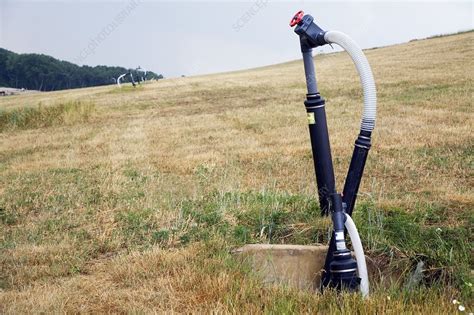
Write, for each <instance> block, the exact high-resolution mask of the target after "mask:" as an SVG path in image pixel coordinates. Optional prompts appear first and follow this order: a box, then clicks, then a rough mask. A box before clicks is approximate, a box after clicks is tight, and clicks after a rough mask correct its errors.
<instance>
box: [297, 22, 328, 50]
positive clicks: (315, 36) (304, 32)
mask: <svg viewBox="0 0 474 315" xmlns="http://www.w3.org/2000/svg"><path fill="white" fill-rule="evenodd" d="M313 20H314V18H313V17H312V16H311V15H309V14H307V15H305V16H304V17H303V18H302V19H301V20H300V21H299V22H298V24H297V26H296V28H295V33H296V34H298V35H299V36H300V45H301V51H302V52H307V51H310V50H311V49H313V48H315V47H318V46H323V45H326V44H328V43H327V42H326V40H325V39H324V34H325V33H326V31H323V30H322V29H321V28H320V27H319V26H318V25H317V24H316V23H314V22H313Z"/></svg>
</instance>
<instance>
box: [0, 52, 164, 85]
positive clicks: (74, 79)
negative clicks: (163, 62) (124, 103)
mask: <svg viewBox="0 0 474 315" xmlns="http://www.w3.org/2000/svg"><path fill="white" fill-rule="evenodd" d="M128 71H129V70H128V69H126V68H123V67H108V66H102V65H100V66H95V67H90V66H81V67H80V66H78V65H75V64H73V63H71V62H67V61H62V60H58V59H55V58H53V57H51V56H47V55H42V54H17V53H14V52H11V51H9V50H6V49H3V48H0V86H6V87H13V88H26V89H29V90H40V91H53V90H63V89H73V88H80V87H88V86H98V85H106V84H112V83H114V82H115V79H116V78H117V77H118V76H119V75H121V74H123V73H125V72H128ZM160 76H161V78H163V76H162V75H161V74H160V75H157V74H156V73H154V72H152V71H147V79H152V78H153V79H159V78H160ZM129 81H130V78H125V80H124V82H129Z"/></svg>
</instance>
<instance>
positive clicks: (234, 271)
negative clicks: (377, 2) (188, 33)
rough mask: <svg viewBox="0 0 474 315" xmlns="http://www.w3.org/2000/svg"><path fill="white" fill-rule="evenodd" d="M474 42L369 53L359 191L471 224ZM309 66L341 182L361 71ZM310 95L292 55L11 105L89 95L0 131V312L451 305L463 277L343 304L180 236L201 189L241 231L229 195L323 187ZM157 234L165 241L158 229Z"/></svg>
mask: <svg viewBox="0 0 474 315" xmlns="http://www.w3.org/2000/svg"><path fill="white" fill-rule="evenodd" d="M473 40H474V33H472V32H469V33H465V34H460V35H454V36H447V37H440V38H434V39H429V40H423V41H415V42H410V43H407V44H403V45H397V46H391V47H385V48H379V49H372V50H368V51H366V54H367V57H368V59H369V62H370V63H371V65H372V67H373V71H374V75H375V78H376V81H377V87H378V96H379V112H378V121H377V126H376V131H375V133H374V137H373V149H372V150H371V152H370V154H369V160H368V163H367V167H366V174H365V177H364V180H363V183H362V186H361V189H360V194H361V196H360V199H359V202H360V203H364V202H365V203H370V204H372V205H374V207H376V208H386V207H389V208H390V207H391V208H393V207H395V208H399V209H402V210H403V211H405V212H407V213H412V212H415V211H419V210H420V209H426V208H429V209H432V208H436V209H438V208H442V209H446V211H445V212H444V214H445V217H443V218H442V220H439V221H437V222H434V223H429V222H428V223H426V224H425V225H428V224H432V225H434V226H439V227H440V228H443V229H444V228H456V227H458V226H466V224H469V223H468V221H469V220H470V219H469V215H466V213H467V214H469V212H471V214H472V209H473V208H474V194H473V187H474V180H473V178H474V176H473V167H474V164H473V163H474V162H473V145H474V137H473V133H472V130H473V126H472V124H473V121H474V120H473V112H472V103H473V99H472V92H473V88H472V83H473V82H472V80H473V78H472V74H473V73H474V66H473V60H474V49H473ZM315 60H316V69H317V75H318V80H319V87H320V90H321V93H322V95H323V96H324V97H325V98H326V100H327V115H328V120H329V121H328V123H329V128H330V137H331V145H332V150H333V157H334V158H335V171H336V177H337V182H338V184H339V189H341V188H342V180H343V179H344V177H345V172H346V171H347V167H348V163H349V159H350V155H351V153H352V149H353V142H354V140H355V137H356V135H357V132H358V127H359V119H360V118H359V117H360V113H361V107H362V106H361V98H362V95H361V91H360V88H359V80H358V77H357V74H356V72H355V69H354V67H353V65H352V63H351V61H350V59H349V57H348V56H347V55H345V54H343V53H336V54H331V55H325V56H318V57H316V58H315ZM304 95H305V84H304V74H303V66H302V62H300V61H296V62H289V63H285V64H281V65H277V66H271V67H265V68H260V69H254V70H248V71H240V72H233V73H224V74H216V75H208V76H200V77H188V78H179V79H168V80H161V81H158V82H155V83H149V84H146V85H143V86H142V87H140V88H137V89H131V88H128V87H126V88H122V89H117V88H116V87H115V86H107V87H98V88H89V89H78V90H69V91H60V92H49V93H39V94H31V95H23V96H18V97H5V98H2V99H0V109H1V110H7V111H14V110H15V109H18V108H24V107H36V106H37V105H38V103H40V102H41V104H42V105H43V106H55V104H60V103H62V102H70V101H81V102H87V103H88V104H95V106H94V108H95V111H94V112H93V114H92V116H91V117H88V119H87V120H81V119H75V120H73V121H71V122H70V123H68V124H62V125H57V124H53V125H51V126H50V127H46V128H36V127H34V128H23V129H16V130H10V131H8V130H6V131H4V132H2V133H0V208H1V210H2V211H1V212H0V216H1V217H2V223H0V224H1V231H0V241H1V242H2V245H1V247H0V250H1V251H0V264H1V265H0V268H1V269H0V271H1V274H2V276H1V277H0V290H1V291H0V312H5V313H24V312H48V313H49V312H154V311H158V312H159V311H175V312H210V311H217V312H243V313H258V312H262V311H264V312H272V311H273V312H292V311H296V312H320V313H327V312H336V313H339V312H342V313H351V312H352V311H358V312H360V313H384V312H388V313H397V312H403V311H404V310H405V311H408V312H411V313H421V312H423V313H447V312H455V306H453V305H452V304H451V299H452V298H453V297H457V296H458V294H459V288H458V287H449V286H448V287H446V288H444V289H443V290H441V291H439V290H438V291H429V290H428V291H422V290H421V289H420V290H421V291H420V292H418V291H417V292H418V293H417V292H412V293H411V294H409V295H403V294H400V293H396V292H397V290H399V288H398V289H397V287H393V288H392V289H380V290H378V291H377V290H376V293H375V295H374V297H373V298H372V299H371V300H369V301H362V300H361V299H360V298H358V297H357V296H355V295H347V296H345V297H344V299H343V301H342V302H340V303H339V302H336V296H335V295H334V294H333V293H331V292H328V293H325V294H324V295H319V294H310V293H305V292H294V291H291V290H286V289H276V288H274V289H271V288H263V287H261V285H260V284H259V282H258V279H256V278H254V277H252V276H251V275H248V274H247V273H246V272H244V270H242V269H245V268H244V267H242V266H237V267H236V266H233V265H232V259H231V258H230V257H228V256H226V255H225V254H222V255H223V256H222V257H221V256H219V255H217V256H216V255H213V253H220V252H222V253H225V252H226V251H227V250H228V249H229V248H230V247H231V246H232V245H233V244H231V243H229V242H227V241H224V240H222V239H219V237H217V236H216V237H211V238H210V240H209V241H206V242H204V241H202V242H201V241H199V240H196V241H193V240H192V241H191V242H189V243H188V242H187V241H186V240H185V239H184V238H183V235H184V236H185V235H188V234H186V233H189V232H192V231H194V230H193V226H194V225H195V224H196V222H194V221H195V220H193V219H192V218H191V217H190V216H189V215H188V214H187V212H186V211H185V210H183V209H185V208H186V202H188V201H189V200H191V201H192V202H195V203H197V204H201V203H202V204H206V200H207V199H206V198H208V196H214V197H215V200H217V201H215V200H213V201H212V202H216V203H217V204H218V205H217V208H218V209H219V211H220V212H219V213H222V215H223V217H224V218H225V220H226V222H228V224H230V226H233V225H236V224H237V223H236V222H237V221H238V220H240V219H239V218H238V216H236V215H235V213H233V212H231V211H230V209H234V208H235V209H241V208H242V207H243V208H245V206H241V204H240V201H239V199H238V198H240V197H238V196H237V197H235V198H236V200H231V201H229V199H228V198H227V197H225V196H226V193H232V194H237V195H238V194H239V193H246V192H260V193H262V194H265V193H266V192H268V193H276V194H278V193H288V194H290V195H298V196H314V195H315V191H316V187H315V179H314V172H313V165H312V158H311V152H310V148H309V136H308V132H307V126H306V116H305V110H304V107H303V104H302V102H303V100H304ZM78 115H80V113H79V114H78ZM0 130H2V128H0ZM232 198H234V197H232ZM203 207H204V208H205V206H203ZM239 207H241V208H239ZM271 207H274V208H278V207H280V205H279V204H278V201H275V203H274V204H272V205H271ZM241 210H242V209H241ZM246 210H247V209H243V210H242V211H244V212H245V211H246ZM305 224H307V225H309V224H310V222H306V223H305ZM326 225H327V224H326ZM161 230H166V231H169V233H170V235H167V234H166V233H168V232H166V233H165V234H163V235H162V234H156V233H155V234H153V233H154V232H153V231H161ZM214 232H215V231H214V230H212V231H211V232H210V233H214ZM163 233H164V232H163ZM215 233H217V232H215ZM165 235H166V237H165ZM152 240H154V241H152ZM471 240H472V239H471ZM428 246H429V245H428ZM466 255H467V256H470V255H472V253H466ZM401 259H403V257H401ZM470 265H471V269H472V259H471V263H470ZM390 290H391V291H390ZM390 295H392V296H393V300H388V299H387V296H390ZM395 296H396V297H395ZM433 301H436V303H433ZM466 302H467V301H466ZM349 309H350V310H351V311H349ZM471 311H472V309H471Z"/></svg>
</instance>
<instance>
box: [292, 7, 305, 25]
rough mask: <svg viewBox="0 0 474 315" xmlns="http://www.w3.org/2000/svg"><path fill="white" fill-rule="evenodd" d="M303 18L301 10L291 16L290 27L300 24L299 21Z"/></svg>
mask: <svg viewBox="0 0 474 315" xmlns="http://www.w3.org/2000/svg"><path fill="white" fill-rule="evenodd" d="M303 16H304V12H303V10H300V11H298V12H296V14H295V16H293V18H292V19H291V21H290V26H291V27H293V26H295V25H296V24H298V23H299V22H301V20H302V19H303Z"/></svg>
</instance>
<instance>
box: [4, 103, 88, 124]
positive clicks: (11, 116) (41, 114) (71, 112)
mask: <svg viewBox="0 0 474 315" xmlns="http://www.w3.org/2000/svg"><path fill="white" fill-rule="evenodd" d="M94 111H95V104H94V103H91V102H82V101H69V102H65V103H59V104H56V105H51V106H44V105H42V104H41V103H39V104H38V105H37V106H36V107H22V108H17V109H13V110H8V111H6V110H4V111H0V132H4V131H12V130H17V129H35V128H43V127H51V126H60V125H72V124H75V123H79V122H85V121H88V120H89V119H90V118H91V116H92V114H93V113H94Z"/></svg>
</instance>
